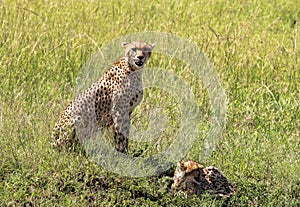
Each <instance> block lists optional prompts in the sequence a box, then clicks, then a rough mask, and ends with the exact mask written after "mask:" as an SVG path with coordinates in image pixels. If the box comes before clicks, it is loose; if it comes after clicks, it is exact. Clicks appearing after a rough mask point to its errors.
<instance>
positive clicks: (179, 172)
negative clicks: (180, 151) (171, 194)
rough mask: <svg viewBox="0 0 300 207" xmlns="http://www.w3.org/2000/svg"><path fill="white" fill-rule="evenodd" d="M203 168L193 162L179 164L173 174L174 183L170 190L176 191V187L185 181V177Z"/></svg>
mask: <svg viewBox="0 0 300 207" xmlns="http://www.w3.org/2000/svg"><path fill="white" fill-rule="evenodd" d="M203 168H204V167H203V166H202V165H200V164H199V163H196V162H193V161H185V162H179V163H178V165H177V168H176V170H175V173H174V177H173V180H174V183H173V185H172V187H171V189H176V188H177V187H178V186H180V185H181V183H182V182H184V181H185V179H186V176H187V175H188V174H190V173H191V172H193V171H194V170H197V169H203Z"/></svg>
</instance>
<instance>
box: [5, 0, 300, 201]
mask: <svg viewBox="0 0 300 207" xmlns="http://www.w3.org/2000/svg"><path fill="white" fill-rule="evenodd" d="M299 8H300V2H299V1H283V0H279V1H274V2H273V1H272V2H271V1H270V2H267V1H238V2H234V3H233V2H230V1H225V2H224V1H194V2H190V1H187V0H183V1H180V2H176V1H147V0H145V1H140V2H137V1H133V2H131V1H124V0H123V1H119V0H117V1H83V0H81V1H64V0H62V1H57V0H52V1H23V0H20V1H9V0H7V1H1V2H0V14H1V15H0V31H1V32H0V57H1V58H0V83H1V90H0V149H1V150H0V152H1V154H0V155H1V162H0V164H1V170H0V180H1V185H0V192H1V193H0V205H1V206H6V205H8V206H20V205H37V206H40V205H43V206H47V205H57V206H62V205H64V206H74V205H78V206H82V205H103V206H107V205H111V206H117V205H120V206H122V205H145V206H150V205H151V206H163V205H165V206H170V205H173V206H180V205H182V206H199V204H201V205H203V206H214V205H215V206H218V205H221V204H224V202H225V201H223V200H217V199H215V198H214V197H210V196H202V197H200V198H196V197H186V195H184V194H182V195H174V196H173V197H172V196H171V195H169V194H168V193H167V192H168V185H169V183H170V181H169V180H168V179H167V178H156V177H155V178H140V179H130V178H123V177H118V176H116V175H114V174H112V173H109V172H106V171H105V170H104V169H101V167H100V166H98V165H96V164H95V163H93V162H92V161H90V160H89V159H88V158H87V157H85V156H82V155H80V154H76V153H66V152H61V153H59V152H57V151H55V150H53V149H52V148H51V146H50V144H49V136H50V131H51V128H52V127H53V125H54V122H55V120H56V119H57V118H58V116H59V114H60V112H61V111H62V110H63V109H64V107H65V106H66V105H67V103H68V102H69V101H70V100H71V99H72V98H73V93H72V92H73V87H74V85H75V81H76V77H77V76H78V73H79V70H80V68H81V66H83V65H84V63H85V62H86V61H87V59H88V58H89V57H90V56H91V55H92V54H93V53H95V52H96V51H97V49H98V48H100V47H101V46H102V45H104V44H105V43H107V42H110V41H112V40H113V39H115V38H117V37H119V36H122V35H125V34H131V33H136V32H141V31H160V32H169V33H172V34H176V35H179V36H181V37H183V38H186V39H189V40H190V41H192V42H194V43H196V44H197V45H198V46H199V47H200V48H201V49H202V50H203V52H204V53H205V54H206V55H207V56H208V57H209V58H210V60H211V61H212V62H213V64H214V66H215V68H216V69H217V71H218V73H219V75H220V78H221V80H222V84H223V86H224V88H225V91H226V94H227V97H228V99H229V102H228V112H227V123H226V129H225V132H224V133H223V138H222V140H221V142H220V144H219V146H218V147H217V150H216V151H215V152H214V154H213V156H212V157H211V158H210V159H209V160H208V161H207V163H205V164H209V165H214V166H217V167H218V168H219V169H221V170H222V171H223V172H224V174H225V175H226V176H227V177H228V179H229V180H230V181H231V182H232V183H234V185H235V187H236V190H237V193H236V195H235V196H233V198H231V199H230V200H229V201H227V202H228V204H229V205H232V206H244V205H248V206H297V205H300V195H299V192H300V180H299V178H300V173H299V172H300V110H299V104H300V72H299V71H300V70H299V68H300V63H299V48H300V47H299V42H300V34H299V29H300V26H299V25H300V10H299ZM120 49H121V48H120ZM169 62H170V60H169V59H168V57H165V56H161V55H159V54H155V53H154V54H153V57H152V58H151V60H150V62H149V64H148V65H149V66H150V67H151V66H157V67H158V66H159V67H164V66H166V67H168V68H169V69H170V70H173V71H174V72H176V74H178V75H179V76H180V77H182V78H183V79H185V80H187V81H188V82H189V83H190V86H191V89H192V91H193V92H194V93H195V95H196V97H197V100H198V104H199V107H200V109H201V111H202V112H203V116H204V117H205V116H206V117H208V115H209V110H208V108H209V104H208V94H207V93H206V91H205V89H203V88H202V86H201V83H200V82H199V80H195V78H194V76H193V74H192V73H189V72H188V70H186V68H185V67H184V66H182V65H181V64H180V63H178V62H176V61H174V64H173V65H170V64H169ZM162 97H163V96H162V95H160V92H159V91H151V90H149V91H146V94H145V99H144V101H143V103H142V105H141V106H139V108H138V109H137V111H136V113H135V115H134V121H135V122H136V123H137V124H139V123H140V125H141V127H144V126H146V125H147V120H146V119H145V115H147V110H146V109H147V107H150V108H151V107H155V105H156V104H159V103H162V101H166V103H167V104H166V107H165V109H164V110H165V111H166V113H167V114H168V115H169V119H168V124H169V125H170V127H173V128H174V130H175V131H176V127H177V125H176V116H177V114H178V111H177V108H176V107H174V104H173V102H172V101H173V100H172V99H168V98H166V100H160V99H161V98H162ZM175 106H176V104H175ZM170 117H171V118H170ZM207 120H208V121H209V119H208V118H207ZM207 129H208V125H205V124H204V125H203V128H202V129H201V130H207ZM170 131H172V128H170ZM171 135H172V134H167V135H166V137H165V139H163V140H160V141H161V142H159V143H160V144H159V145H156V146H155V147H152V148H151V145H150V146H149V145H142V146H141V145H138V144H134V143H132V146H134V147H135V149H136V151H139V150H140V151H145V152H146V153H150V154H151V153H156V152H157V151H159V150H161V148H159V146H161V147H167V145H168V142H170V141H172V139H171V138H170V137H168V136H171ZM147 150H148V151H147ZM149 150H150V151H149ZM199 150H200V148H199V146H197V145H195V146H194V147H193V149H192V150H191V153H189V154H188V155H187V157H186V159H196V160H197V159H198V153H199ZM141 192H144V193H141ZM150 195H151V196H152V197H151V196H150Z"/></svg>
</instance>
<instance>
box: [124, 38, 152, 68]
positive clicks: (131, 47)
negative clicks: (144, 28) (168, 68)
mask: <svg viewBox="0 0 300 207" xmlns="http://www.w3.org/2000/svg"><path fill="white" fill-rule="evenodd" d="M154 46H155V45H154V44H147V43H145V42H142V41H135V42H132V43H126V42H123V43H122V47H123V48H124V49H125V57H127V58H128V62H129V64H130V65H131V66H133V67H134V68H137V69H138V68H142V67H143V66H144V65H145V63H146V62H147V60H148V59H149V58H150V56H151V52H152V50H153V48H154Z"/></svg>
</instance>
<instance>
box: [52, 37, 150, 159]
mask: <svg viewBox="0 0 300 207" xmlns="http://www.w3.org/2000/svg"><path fill="white" fill-rule="evenodd" d="M122 47H123V49H124V50H125V56H124V57H122V58H120V59H119V60H118V61H117V62H115V63H114V64H113V65H112V66H111V67H110V68H109V69H108V70H107V71H106V72H104V73H103V74H102V76H101V77H100V78H99V79H98V81H96V82H95V83H94V84H92V85H91V86H90V87H89V88H88V89H86V90H85V91H84V92H83V93H81V94H79V95H78V96H77V97H76V98H75V99H74V100H73V101H72V102H71V103H70V104H69V105H68V106H67V108H66V109H65V110H64V111H63V113H62V115H61V117H60V119H59V120H58V121H57V122H56V123H55V126H54V128H53V131H52V135H51V137H52V141H53V143H52V144H53V145H54V146H57V147H59V148H62V147H66V148H67V149H74V146H75V143H79V142H78V141H79V140H78V135H80V137H84V139H88V138H89V136H91V135H92V134H93V133H95V131H97V130H98V129H99V128H103V127H104V128H105V127H106V128H112V129H113V133H114V135H113V136H114V145H115V146H114V147H115V149H116V150H117V151H119V152H121V153H125V154H126V153H127V151H128V136H129V129H130V116H131V113H132V111H133V110H134V109H135V108H136V107H137V105H138V104H139V103H140V102H141V100H142V97H143V84H142V73H143V68H144V65H145V64H146V62H147V61H148V59H149V58H150V56H151V53H152V50H153V48H154V47H155V45H154V44H147V43H146V42H143V41H135V42H132V43H126V42H123V43H122Z"/></svg>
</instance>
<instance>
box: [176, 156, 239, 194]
mask: <svg viewBox="0 0 300 207" xmlns="http://www.w3.org/2000/svg"><path fill="white" fill-rule="evenodd" d="M173 181H174V183H173V184H172V186H171V190H173V191H174V190H176V189H182V190H186V191H187V192H188V193H189V194H196V195H201V194H203V193H205V192H209V193H211V194H217V195H219V196H221V197H230V196H231V195H232V194H233V189H232V186H231V184H230V183H228V181H227V179H226V177H225V176H224V175H223V174H222V173H221V172H220V170H219V169H217V168H215V167H213V166H209V167H204V166H202V165H200V164H199V163H196V162H193V161H185V162H179V163H178V165H177V168H176V170H175V173H174V177H173Z"/></svg>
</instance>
